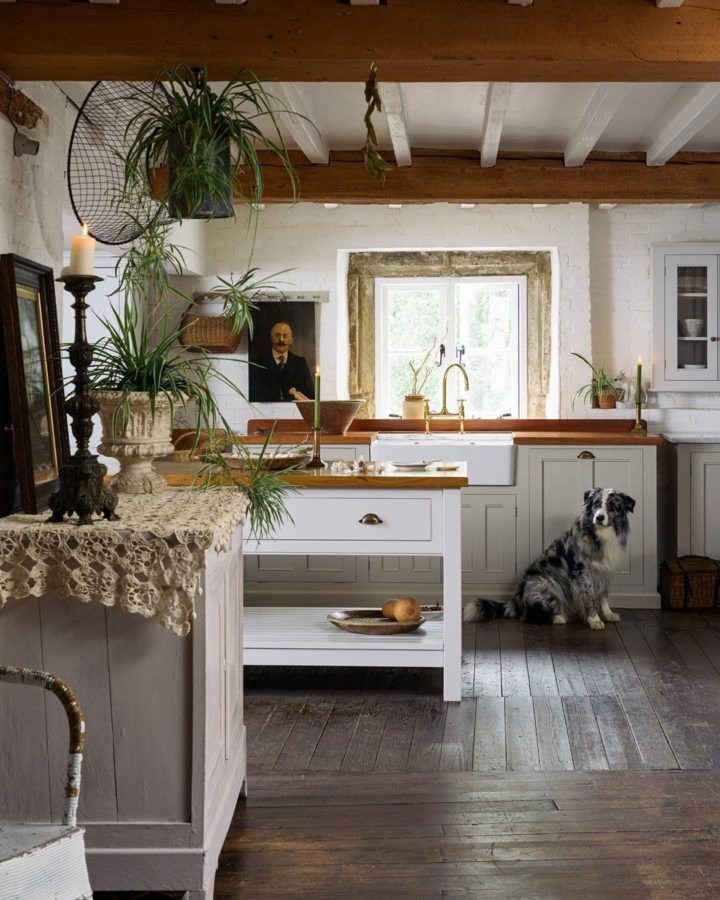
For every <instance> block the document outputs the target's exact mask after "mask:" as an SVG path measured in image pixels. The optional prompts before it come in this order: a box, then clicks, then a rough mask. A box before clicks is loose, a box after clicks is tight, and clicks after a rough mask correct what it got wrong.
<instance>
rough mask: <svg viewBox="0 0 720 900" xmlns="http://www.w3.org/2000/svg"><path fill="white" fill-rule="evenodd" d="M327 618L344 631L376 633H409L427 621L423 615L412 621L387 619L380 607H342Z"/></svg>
mask: <svg viewBox="0 0 720 900" xmlns="http://www.w3.org/2000/svg"><path fill="white" fill-rule="evenodd" d="M327 620H328V622H332V624H333V625H335V626H336V627H337V628H340V629H341V630H342V631H349V632H351V633H352V634H376V635H377V634H408V633H409V632H411V631H416V630H417V629H418V628H419V627H420V626H421V625H423V624H424V622H425V619H424V618H423V617H422V616H420V618H418V619H413V620H412V621H411V622H396V621H395V619H386V618H385V616H384V615H383V614H382V610H380V609H340V610H337V611H336V612H331V613H329V614H328V616H327Z"/></svg>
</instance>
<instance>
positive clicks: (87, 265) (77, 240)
mask: <svg viewBox="0 0 720 900" xmlns="http://www.w3.org/2000/svg"><path fill="white" fill-rule="evenodd" d="M94 259H95V238H94V237H90V235H89V234H88V227H87V225H83V233H82V234H76V235H75V236H74V237H73V238H72V239H71V240H70V274H71V275H92V273H93V260H94Z"/></svg>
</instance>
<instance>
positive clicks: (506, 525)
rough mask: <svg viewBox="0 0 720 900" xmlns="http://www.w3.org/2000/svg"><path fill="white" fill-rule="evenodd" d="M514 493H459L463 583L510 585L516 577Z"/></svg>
mask: <svg viewBox="0 0 720 900" xmlns="http://www.w3.org/2000/svg"><path fill="white" fill-rule="evenodd" d="M515 508H516V499H515V495H514V494H481V493H476V492H474V491H473V490H472V489H467V488H466V489H464V490H463V492H462V578H463V584H468V585H475V584H504V585H512V584H514V583H515V579H516V558H517V557H516V536H515V524H516V518H515Z"/></svg>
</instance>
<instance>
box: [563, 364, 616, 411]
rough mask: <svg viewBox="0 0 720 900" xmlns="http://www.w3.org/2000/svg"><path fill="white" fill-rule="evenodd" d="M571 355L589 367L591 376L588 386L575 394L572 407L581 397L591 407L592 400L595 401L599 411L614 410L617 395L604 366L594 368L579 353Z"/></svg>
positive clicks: (584, 385) (611, 379) (612, 381)
mask: <svg viewBox="0 0 720 900" xmlns="http://www.w3.org/2000/svg"><path fill="white" fill-rule="evenodd" d="M571 355H572V356H576V357H577V358H578V359H579V360H581V361H582V362H584V363H585V365H586V366H589V368H590V371H591V372H592V375H593V377H592V379H591V381H590V383H589V384H583V385H581V386H580V387H579V388H578V389H577V391H576V392H575V396H574V397H573V406H574V405H575V401H576V400H577V398H578V397H582V398H583V400H585V401H589V402H590V404H591V405H592V403H593V400H596V401H597V405H598V407H599V408H600V409H615V404H616V402H617V399H618V396H619V394H618V390H617V388H616V387H615V383H614V379H613V378H612V376H610V375H608V374H607V372H606V371H605V367H604V364H603V365H601V366H594V365H593V364H592V363H591V362H590V360H588V359H586V358H585V357H584V356H583V355H582V354H581V353H572V354H571Z"/></svg>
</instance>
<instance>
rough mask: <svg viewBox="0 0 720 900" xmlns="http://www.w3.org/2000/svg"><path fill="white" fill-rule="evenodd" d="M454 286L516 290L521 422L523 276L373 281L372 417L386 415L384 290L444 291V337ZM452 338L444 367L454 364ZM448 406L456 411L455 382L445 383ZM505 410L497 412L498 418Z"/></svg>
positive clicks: (522, 413) (451, 324)
mask: <svg viewBox="0 0 720 900" xmlns="http://www.w3.org/2000/svg"><path fill="white" fill-rule="evenodd" d="M457 284H511V285H513V286H515V287H516V288H517V297H518V307H517V324H518V327H517V342H516V345H515V348H514V350H515V353H514V355H513V372H514V373H516V375H517V389H518V396H517V407H518V416H519V418H521V419H524V418H526V417H527V276H525V275H477V276H468V277H464V276H458V277H447V278H446V277H442V276H439V277H431V278H376V279H375V409H376V415H377V416H378V417H380V418H383V417H385V416H387V415H388V398H387V381H386V377H385V374H386V368H387V365H386V363H387V359H386V357H387V353H386V349H385V339H386V335H387V333H388V328H387V304H386V302H385V298H386V295H387V289H388V288H403V287H408V288H410V287H411V288H415V289H422V288H423V287H427V288H435V289H437V287H438V286H441V287H443V288H444V298H443V302H444V304H445V311H446V317H447V322H448V335H449V336H450V335H454V334H455V325H456V323H455V302H454V300H455V286H456V285H457ZM453 342H454V337H453V338H450V337H448V339H447V341H446V346H447V356H446V357H445V361H444V368H446V367H447V366H449V365H450V364H451V363H453V362H457V359H456V356H455V347H454V345H452V344H453ZM448 404H449V405H450V404H452V406H451V407H450V408H452V409H454V408H457V397H456V396H455V380H454V379H449V380H448ZM504 412H506V410H497V415H501V414H502V413H504Z"/></svg>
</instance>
